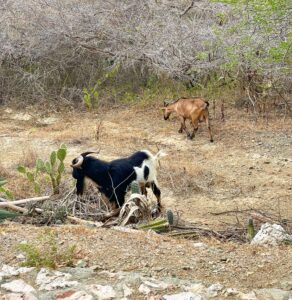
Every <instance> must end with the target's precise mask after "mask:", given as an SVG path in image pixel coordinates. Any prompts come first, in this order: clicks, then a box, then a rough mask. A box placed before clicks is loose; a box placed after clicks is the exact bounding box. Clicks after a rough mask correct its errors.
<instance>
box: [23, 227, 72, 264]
mask: <svg viewBox="0 0 292 300" xmlns="http://www.w3.org/2000/svg"><path fill="white" fill-rule="evenodd" d="M18 249H19V250H20V251H22V252H23V253H24V254H25V256H26V259H25V261H24V262H23V263H22V265H23V266H26V267H36V268H42V267H44V268H51V269H56V268H57V267H60V266H72V265H73V259H74V257H75V256H76V245H69V246H67V247H65V248H63V249H61V248H60V246H59V245H58V235H57V233H56V232H53V231H52V230H49V231H47V232H45V233H44V234H43V235H41V236H39V237H38V238H37V239H36V242H35V243H33V244H19V245H18Z"/></svg>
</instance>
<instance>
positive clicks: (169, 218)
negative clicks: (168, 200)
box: [166, 209, 174, 226]
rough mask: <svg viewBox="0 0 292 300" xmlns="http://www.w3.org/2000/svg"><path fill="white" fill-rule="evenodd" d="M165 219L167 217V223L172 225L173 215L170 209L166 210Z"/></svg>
mask: <svg viewBox="0 0 292 300" xmlns="http://www.w3.org/2000/svg"><path fill="white" fill-rule="evenodd" d="M166 219H167V221H168V224H169V225H170V226H172V225H173V222H174V216H173V212H172V210H171V209H167V210H166Z"/></svg>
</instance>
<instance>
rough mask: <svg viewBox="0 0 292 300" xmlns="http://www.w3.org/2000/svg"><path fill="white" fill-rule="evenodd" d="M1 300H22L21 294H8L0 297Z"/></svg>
mask: <svg viewBox="0 0 292 300" xmlns="http://www.w3.org/2000/svg"><path fill="white" fill-rule="evenodd" d="M0 299H1V300H23V294H18V293H10V294H6V295H4V296H1V297H0Z"/></svg>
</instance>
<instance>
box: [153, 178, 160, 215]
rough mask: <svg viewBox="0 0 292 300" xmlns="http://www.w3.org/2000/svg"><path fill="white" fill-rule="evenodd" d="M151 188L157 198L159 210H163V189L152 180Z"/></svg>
mask: <svg viewBox="0 0 292 300" xmlns="http://www.w3.org/2000/svg"><path fill="white" fill-rule="evenodd" d="M151 189H152V191H153V194H154V195H155V197H156V199H157V210H158V211H161V191H160V189H159V187H158V185H157V184H156V183H155V182H151Z"/></svg>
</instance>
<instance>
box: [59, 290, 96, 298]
mask: <svg viewBox="0 0 292 300" xmlns="http://www.w3.org/2000/svg"><path fill="white" fill-rule="evenodd" d="M57 299H64V300H93V296H92V295H90V294H87V293H86V292H84V291H78V292H75V293H73V294H72V295H70V296H68V297H65V298H57Z"/></svg>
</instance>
